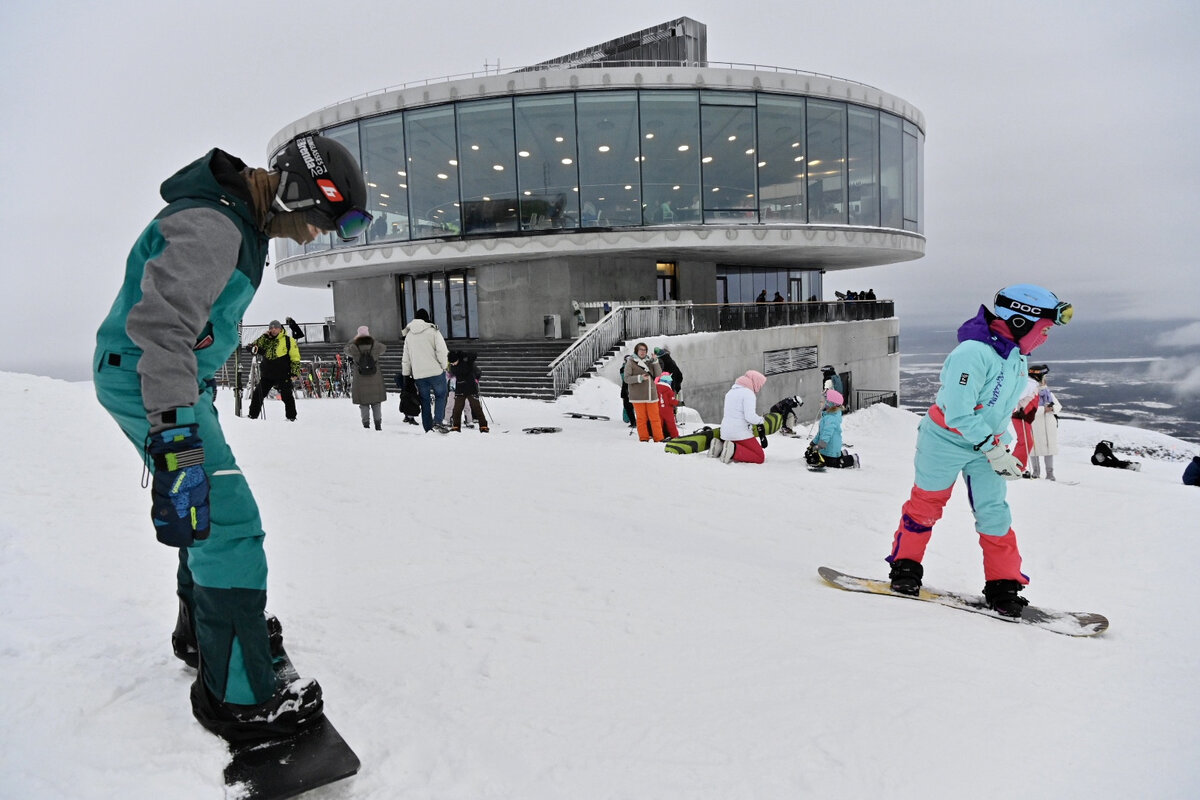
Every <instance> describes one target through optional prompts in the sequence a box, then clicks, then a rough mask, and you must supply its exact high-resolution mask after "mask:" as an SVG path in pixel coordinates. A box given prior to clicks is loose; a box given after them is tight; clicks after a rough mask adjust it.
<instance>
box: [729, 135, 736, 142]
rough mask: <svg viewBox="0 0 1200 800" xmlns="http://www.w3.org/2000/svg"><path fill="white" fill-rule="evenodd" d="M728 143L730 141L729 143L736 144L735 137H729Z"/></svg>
mask: <svg viewBox="0 0 1200 800" xmlns="http://www.w3.org/2000/svg"><path fill="white" fill-rule="evenodd" d="M729 141H731V142H736V141H737V136H730V137H729Z"/></svg>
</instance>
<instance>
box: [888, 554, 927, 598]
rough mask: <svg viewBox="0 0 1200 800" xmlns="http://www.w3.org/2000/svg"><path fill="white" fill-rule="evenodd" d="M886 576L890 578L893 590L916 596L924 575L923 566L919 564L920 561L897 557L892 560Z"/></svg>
mask: <svg viewBox="0 0 1200 800" xmlns="http://www.w3.org/2000/svg"><path fill="white" fill-rule="evenodd" d="M888 577H889V578H891V580H892V591H893V592H896V593H897V594H907V595H911V596H913V597H916V596H917V595H918V594H919V593H920V591H921V579H922V578H923V577H925V568H924V567H923V566H921V562H920V561H913V560H912V559H911V558H898V559H896V560H895V561H893V562H892V571H891V573H889V574H888Z"/></svg>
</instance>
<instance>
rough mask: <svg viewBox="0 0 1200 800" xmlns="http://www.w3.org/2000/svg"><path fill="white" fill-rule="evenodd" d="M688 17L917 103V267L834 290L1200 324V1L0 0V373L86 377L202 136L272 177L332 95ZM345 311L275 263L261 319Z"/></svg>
mask: <svg viewBox="0 0 1200 800" xmlns="http://www.w3.org/2000/svg"><path fill="white" fill-rule="evenodd" d="M443 12H444V13H443ZM439 13H443V15H442V16H439ZM406 14H407V16H406ZM679 16H690V17H692V18H694V19H697V20H699V21H700V22H703V23H705V24H706V25H707V26H708V55H709V58H710V59H711V60H713V61H731V62H743V63H756V64H765V65H777V66H784V67H793V68H798V69H804V70H810V71H813V72H821V73H827V74H832V75H837V76H840V77H845V78H850V79H853V80H857V81H861V82H863V83H867V84H871V85H873V86H876V87H878V88H880V89H882V90H884V91H885V92H888V93H890V94H894V95H898V96H900V97H902V98H904V99H905V100H908V101H909V102H911V103H913V104H914V105H916V106H917V107H918V108H919V109H921V111H922V112H923V113H924V114H925V119H926V123H927V130H926V137H927V138H926V149H925V154H926V166H925V193H926V199H925V215H926V228H925V234H926V236H927V237H928V243H927V247H926V256H925V257H924V258H922V259H920V260H918V261H915V262H909V263H907V264H903V265H897V266H885V267H876V268H873V269H870V270H856V271H853V272H839V273H829V274H827V276H826V294H827V296H832V292H833V290H834V289H848V288H852V289H866V288H874V289H875V291H876V293H877V294H878V295H879V296H880V297H891V298H894V299H896V300H897V301H898V306H897V310H898V313H899V314H900V316H901V318H902V320H917V319H921V320H931V319H932V320H934V321H942V320H944V321H947V322H952V321H956V320H961V319H963V318H964V317H966V316H969V315H970V313H972V312H973V310H974V309H975V308H976V307H977V305H978V304H979V303H980V302H983V301H988V300H990V298H991V296H992V295H993V294H994V293H995V291H996V289H997V288H999V287H1000V286H1003V285H1006V284H1011V283H1020V282H1037V283H1041V284H1043V285H1045V286H1047V287H1048V288H1050V289H1052V290H1053V291H1055V292H1057V293H1058V295H1059V296H1060V297H1061V298H1063V299H1067V300H1070V301H1072V302H1073V303H1075V305H1076V310H1077V314H1078V315H1079V318H1081V319H1082V318H1091V319H1101V318H1112V317H1122V318H1135V319H1136V318H1147V317H1154V318H1182V319H1187V318H1190V319H1195V318H1196V317H1198V316H1200V313H1198V312H1197V304H1198V303H1200V278H1198V277H1197V273H1198V272H1200V270H1198V267H1200V257H1198V255H1197V253H1198V252H1200V213H1198V209H1200V157H1198V155H1197V153H1198V152H1200V82H1198V80H1197V76H1198V75H1200V55H1198V52H1200V48H1197V47H1196V41H1197V40H1198V39H1200V3H1197V2H1196V1H1195V0H1179V2H1167V1H1166V0H1144V1H1143V2H1141V3H1138V4H1136V5H1131V4H1128V3H1116V2H1112V1H1111V0H1107V1H1103V0H1102V1H1101V2H1097V1H1096V0H1092V1H1091V2H1082V1H1078V2H1077V1H1075V0H1055V1H1054V2H1049V3H1047V2H1045V1H1044V0H1041V1H1040V2H1032V1H1031V0H1012V1H1010V2H1006V3H994V2H978V1H977V0H959V2H950V0H907V1H906V2H895V1H894V0H841V2H838V3H816V2H795V1H794V0H793V1H792V2H779V1H778V0H761V1H760V2H757V3H753V4H745V3H738V2H731V1H730V0H692V1H691V2H665V3H645V2H629V1H628V0H607V2H605V3H602V4H575V3H562V4H551V3H529V2H516V3H507V4H503V3H493V2H488V3H482V2H476V1H475V0H467V2H457V3H449V4H418V3H399V2H374V3H364V4H358V3H349V4H347V3H334V2H324V3H315V2H309V1H308V0H292V2H274V1H273V0H272V1H266V0H255V1H254V2H246V1H245V0H239V1H238V2H230V1H229V0H206V2H203V3H179V2H161V0H159V1H158V2H151V1H150V0H142V2H130V1H128V0H126V1H124V2H122V1H119V0H115V1H113V2H106V3H84V2H61V1H57V0H44V1H43V2H39V3H12V4H9V3H5V4H3V9H2V10H0V75H3V76H4V80H3V82H2V84H0V96H2V97H3V114H4V123H3V144H4V147H3V173H2V180H3V191H2V192H0V226H2V230H3V236H2V237H0V241H2V242H3V263H4V279H5V284H6V285H5V288H4V292H3V301H2V302H3V305H2V306H0V311H2V313H0V334H2V336H3V342H4V346H3V348H0V369H7V370H21V371H29V372H36V373H42V374H51V375H56V376H58V377H68V378H73V379H83V378H86V377H87V375H88V372H87V364H88V361H89V359H90V357H91V352H92V347H93V344H94V334H95V329H96V327H97V326H98V324H99V322H100V320H101V319H102V318H103V317H104V315H105V314H106V313H107V311H108V308H109V305H110V304H111V302H112V299H113V297H114V296H115V294H116V291H117V287H118V285H119V283H120V280H121V275H122V270H123V265H124V260H125V257H126V255H127V253H128V251H129V247H130V245H131V244H132V243H133V241H134V239H135V238H136V237H137V235H138V234H139V232H140V231H141V230H142V228H143V227H144V226H145V225H146V224H147V222H148V221H149V220H150V218H151V217H152V216H153V215H154V214H155V213H156V212H157V211H158V210H159V208H160V207H161V205H162V202H161V200H160V198H159V197H158V186H159V184H160V183H161V182H162V180H163V179H164V178H166V177H167V176H169V175H170V174H172V173H173V172H174V171H175V170H176V169H178V168H179V167H180V166H182V165H183V164H185V163H187V162H189V161H192V160H194V159H195V158H197V157H198V156H199V155H201V154H203V153H204V152H206V151H207V150H208V149H209V148H211V147H214V146H217V147H221V148H223V149H225V150H228V151H229V152H231V153H234V154H235V155H238V156H240V157H242V158H243V159H244V160H245V161H246V162H247V163H249V164H251V165H255V166H265V161H266V147H267V142H268V140H269V139H270V138H271V137H272V136H273V135H274V134H275V133H276V132H277V131H279V130H280V129H281V128H283V127H284V126H285V125H287V124H288V123H291V122H293V121H295V120H296V119H298V118H300V117H302V116H304V115H306V114H307V113H309V112H311V111H313V110H316V109H317V108H320V107H322V106H324V105H328V104H330V103H335V102H337V101H339V100H343V99H346V98H348V97H352V96H354V95H358V94H363V93H366V92H371V91H374V90H377V89H381V88H384V87H387V86H394V85H396V84H400V83H404V82H406V81H413V80H419V79H424V78H433V77H438V76H444V75H453V74H460V73H465V72H471V71H474V70H482V69H484V67H485V64H490V65H493V66H494V65H495V63H496V62H497V61H499V62H500V66H501V68H502V69H506V68H512V67H517V66H521V65H525V64H531V63H534V62H537V61H541V60H544V59H547V58H551V57H554V56H557V55H562V54H565V53H568V52H571V51H574V50H578V49H581V48H583V47H586V46H588V45H592V44H598V43H599V42H601V41H604V40H606V39H610V38H614V37H617V36H620V35H623V34H626V33H631V32H633V31H635V30H638V29H640V28H644V27H648V26H651V25H655V24H658V23H661V22H666V21H668V20H671V19H674V18H676V17H679ZM332 309H333V301H332V298H331V296H330V294H329V293H328V291H326V290H315V289H296V288H287V287H282V286H279V285H278V284H276V283H275V280H274V273H273V271H269V274H268V275H267V277H266V278H265V279H264V282H263V287H262V289H261V290H260V292H259V296H258V297H257V298H256V299H255V301H254V304H253V305H252V306H251V307H250V310H249V312H248V314H247V321H248V322H265V321H266V320H269V319H270V318H272V317H280V318H282V317H283V316H285V315H291V316H294V317H296V318H297V319H300V320H301V321H308V320H312V321H316V320H320V319H322V318H323V317H324V316H326V315H327V314H331V313H332Z"/></svg>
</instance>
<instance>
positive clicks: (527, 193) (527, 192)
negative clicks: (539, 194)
mask: <svg viewBox="0 0 1200 800" xmlns="http://www.w3.org/2000/svg"><path fill="white" fill-rule="evenodd" d="M531 194H533V192H531V191H529V190H528V189H526V190H525V196H526V197H529V195H531Z"/></svg>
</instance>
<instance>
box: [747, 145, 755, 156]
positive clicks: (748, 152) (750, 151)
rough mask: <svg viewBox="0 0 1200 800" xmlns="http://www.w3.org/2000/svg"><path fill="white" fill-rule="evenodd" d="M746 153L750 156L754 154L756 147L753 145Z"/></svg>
mask: <svg viewBox="0 0 1200 800" xmlns="http://www.w3.org/2000/svg"><path fill="white" fill-rule="evenodd" d="M746 155H748V156H752V155H754V148H753V147H751V148H750V149H749V150H747V151H746Z"/></svg>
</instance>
